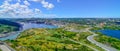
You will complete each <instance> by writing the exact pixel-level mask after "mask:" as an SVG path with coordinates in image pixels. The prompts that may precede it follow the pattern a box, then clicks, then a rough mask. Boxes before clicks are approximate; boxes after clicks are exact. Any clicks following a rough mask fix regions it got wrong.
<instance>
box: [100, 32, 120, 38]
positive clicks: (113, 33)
mask: <svg viewBox="0 0 120 51" xmlns="http://www.w3.org/2000/svg"><path fill="white" fill-rule="evenodd" d="M99 31H100V32H102V33H103V34H105V35H107V36H111V37H114V38H117V39H120V30H99Z"/></svg>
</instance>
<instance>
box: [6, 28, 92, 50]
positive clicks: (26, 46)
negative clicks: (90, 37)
mask: <svg viewBox="0 0 120 51" xmlns="http://www.w3.org/2000/svg"><path fill="white" fill-rule="evenodd" d="M71 35H76V33H75V32H70V31H65V30H63V29H61V28H57V29H29V30H26V31H24V32H22V33H21V34H20V35H19V37H18V38H17V39H16V40H8V41H6V42H7V43H8V44H9V45H10V46H11V47H13V48H14V49H16V50H17V51H79V50H82V51H93V50H92V49H90V48H88V47H86V46H84V45H81V44H77V43H74V42H72V41H70V40H68V39H66V38H64V37H69V38H73V37H74V36H71Z"/></svg>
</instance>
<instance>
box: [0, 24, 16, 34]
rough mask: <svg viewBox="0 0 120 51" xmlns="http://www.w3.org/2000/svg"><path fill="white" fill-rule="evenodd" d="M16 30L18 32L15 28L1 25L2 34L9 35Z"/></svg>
mask: <svg viewBox="0 0 120 51" xmlns="http://www.w3.org/2000/svg"><path fill="white" fill-rule="evenodd" d="M15 30H16V27H14V26H9V25H3V24H0V33H8V32H11V31H15Z"/></svg>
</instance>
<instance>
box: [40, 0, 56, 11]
mask: <svg viewBox="0 0 120 51" xmlns="http://www.w3.org/2000/svg"><path fill="white" fill-rule="evenodd" d="M41 4H42V5H43V7H45V8H47V9H52V8H53V7H54V5H53V4H52V3H48V2H46V1H45V0H43V1H41Z"/></svg>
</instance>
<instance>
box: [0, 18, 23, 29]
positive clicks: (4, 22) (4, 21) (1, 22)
mask: <svg viewBox="0 0 120 51" xmlns="http://www.w3.org/2000/svg"><path fill="white" fill-rule="evenodd" d="M0 24H4V25H10V26H15V27H17V28H18V29H17V30H19V29H20V28H21V27H22V25H21V24H19V23H16V22H12V21H9V20H5V19H0Z"/></svg>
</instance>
